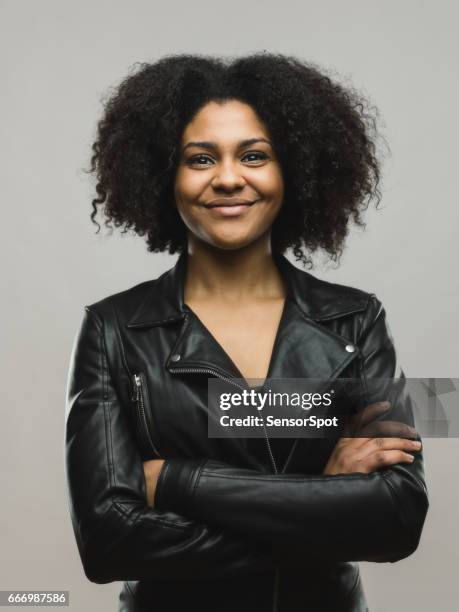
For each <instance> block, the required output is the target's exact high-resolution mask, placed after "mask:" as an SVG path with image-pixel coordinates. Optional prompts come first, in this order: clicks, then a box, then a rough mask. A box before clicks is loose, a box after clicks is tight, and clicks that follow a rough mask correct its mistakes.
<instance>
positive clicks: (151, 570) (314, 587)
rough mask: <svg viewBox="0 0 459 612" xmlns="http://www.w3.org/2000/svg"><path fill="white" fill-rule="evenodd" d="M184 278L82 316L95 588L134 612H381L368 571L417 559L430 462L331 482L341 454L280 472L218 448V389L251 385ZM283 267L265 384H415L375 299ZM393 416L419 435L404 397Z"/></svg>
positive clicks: (80, 403)
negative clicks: (116, 594) (328, 471)
mask: <svg viewBox="0 0 459 612" xmlns="http://www.w3.org/2000/svg"><path fill="white" fill-rule="evenodd" d="M186 260H187V255H186V254H183V255H181V256H180V257H179V259H178V261H177V263H176V265H175V266H174V267H173V268H172V269H170V270H168V271H167V272H166V273H164V274H162V275H161V276H159V278H157V279H154V280H149V281H146V282H143V283H140V284H138V285H136V286H134V287H132V288H130V289H128V290H126V291H122V292H120V293H117V294H114V295H111V296H109V297H107V298H105V299H102V300H100V301H98V302H96V303H94V304H91V305H89V306H86V307H85V313H84V318H83V320H82V324H81V327H80V329H79V331H78V333H77V336H76V339H75V344H74V347H73V351H72V357H71V363H70V371H69V378H68V385H67V411H66V438H65V460H66V473H67V482H68V489H69V500H70V512H71V517H72V523H73V528H74V532H75V536H76V541H77V544H78V548H79V553H80V556H81V560H82V564H83V568H84V571H85V574H86V576H87V577H88V579H89V580H91V581H93V582H96V583H99V584H103V583H108V582H112V581H116V580H120V581H124V585H123V588H122V591H121V593H120V598H119V608H118V610H119V611H122V612H128V611H129V612H134V611H136V612H140V611H142V612H144V611H147V610H155V611H156V612H166V611H167V612H175V611H178V610H180V612H182V611H183V610H185V609H196V610H200V612H207V611H208V612H217V611H218V612H226V611H228V612H229V611H231V612H236V611H237V612H249V611H250V612H258V611H259V612H273V611H276V612H296V611H299V610H302V611H305V610H312V611H314V612H320V611H322V610H327V611H328V610H333V611H352V612H357V611H361V610H362V611H363V610H367V604H366V600H365V595H364V592H363V588H362V586H361V582H360V576H359V568H358V563H357V562H358V561H378V562H387V561H390V562H394V561H397V560H399V559H403V558H404V557H407V556H408V555H410V554H412V553H413V552H414V551H415V550H416V548H417V546H418V543H419V539H420V536H421V531H422V527H423V523H424V519H425V516H426V513H427V509H428V498H427V492H426V487H425V482H424V471H423V458H422V453H420V452H419V453H417V454H416V457H415V460H414V462H413V463H412V464H405V463H403V464H397V465H393V466H392V467H390V468H389V469H384V470H378V471H375V472H372V473H370V474H363V473H355V474H347V475H342V476H339V475H337V476H324V475H322V471H323V468H324V466H325V463H326V461H327V458H328V457H329V455H330V452H331V450H332V448H333V445H334V443H335V442H336V440H335V442H333V441H330V440H326V439H305V438H301V439H297V440H295V441H294V440H291V441H288V442H289V443H291V447H290V449H289V450H290V453H289V455H288V458H287V460H286V461H285V462H282V464H281V463H280V462H279V459H278V460H277V462H276V455H275V452H274V457H273V458H271V456H270V454H269V452H268V446H267V444H268V443H266V441H263V440H261V442H262V443H266V452H265V454H264V456H263V455H256V454H255V453H251V452H250V451H249V446H248V445H247V443H246V442H247V440H243V439H237V438H231V439H218V438H211V437H209V436H208V432H207V425H208V423H207V412H206V410H207V378H208V377H212V376H217V377H228V378H231V377H237V378H242V375H241V373H240V372H239V370H238V369H237V368H236V366H235V364H234V363H233V362H232V361H231V359H230V358H229V356H228V355H227V354H226V352H225V351H224V350H223V348H222V347H221V346H220V345H219V344H218V343H217V342H216V340H215V339H214V338H213V337H212V336H211V335H210V333H209V332H208V330H207V329H206V328H205V327H204V326H203V324H202V323H201V322H200V321H199V319H198V318H197V317H196V316H195V315H194V314H193V312H192V311H191V310H190V309H188V308H187V306H186V305H184V303H183V288H184V280H185V271H186ZM275 261H276V262H277V265H278V267H279V270H280V272H281V274H282V275H283V277H284V279H285V280H286V284H287V287H288V297H287V300H286V304H285V308H284V311H283V315H282V319H281V322H280V325H279V329H278V333H277V336H276V342H275V346H274V350H273V354H272V357H271V363H270V367H269V373H268V377H271V378H329V379H330V380H335V379H336V378H338V377H349V378H350V377H362V379H369V378H373V377H375V378H387V377H395V376H397V377H398V376H402V377H403V372H402V371H401V370H399V368H398V365H397V363H396V354H395V350H394V345H393V341H392V338H391V335H390V332H389V329H388V327H387V323H386V320H385V311H384V308H383V306H382V304H381V302H380V301H379V300H378V299H377V297H376V296H375V295H374V294H370V293H366V292H365V291H362V290H359V289H356V288H352V287H348V286H344V285H339V284H333V283H329V282H326V281H323V280H319V279H317V278H316V277H314V276H313V275H311V274H309V273H308V272H306V271H303V270H300V269H299V268H297V267H296V266H295V265H293V264H292V263H290V262H289V261H288V260H287V258H285V257H284V256H283V255H275ZM380 399H386V398H384V397H383V398H380ZM396 404H397V405H395V406H394V410H396V411H398V413H397V414H398V415H399V416H400V414H401V415H402V416H403V418H404V420H405V421H406V422H410V423H412V414H411V408H410V401H409V396H407V395H406V394H405V392H404V388H403V385H402V387H401V388H400V394H399V397H398V400H397V402H396ZM394 414H395V413H394ZM271 450H272V449H271ZM155 457H162V458H164V459H166V461H165V463H164V466H163V469H162V471H161V474H160V478H159V481H158V485H157V489H156V498H155V508H154V509H153V508H151V507H149V506H147V503H146V485H145V479H144V473H143V467H142V461H145V460H147V459H152V458H155Z"/></svg>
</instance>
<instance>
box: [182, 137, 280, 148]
mask: <svg viewBox="0 0 459 612" xmlns="http://www.w3.org/2000/svg"><path fill="white" fill-rule="evenodd" d="M257 142H267V143H268V144H269V145H271V142H270V141H269V140H268V139H267V138H248V139H247V140H240V141H239V142H238V148H239V149H241V148H242V147H249V146H250V145H253V144H255V143H257ZM188 147H202V148H203V149H217V144H216V143H215V142H208V141H205V140H203V141H200V142H197V141H191V142H187V143H186V145H185V146H184V147H183V151H185V149H187V148H188Z"/></svg>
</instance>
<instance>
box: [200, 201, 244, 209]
mask: <svg viewBox="0 0 459 612" xmlns="http://www.w3.org/2000/svg"><path fill="white" fill-rule="evenodd" d="M254 203H255V202H254V201H252V202H251V201H250V200H236V199H231V200H229V199H227V200H224V199H220V200H212V202H209V203H208V204H204V206H205V207H206V208H231V207H233V206H252V204H254Z"/></svg>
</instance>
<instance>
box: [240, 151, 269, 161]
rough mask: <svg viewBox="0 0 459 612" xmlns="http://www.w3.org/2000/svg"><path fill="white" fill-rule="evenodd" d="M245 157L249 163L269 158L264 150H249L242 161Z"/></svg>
mask: <svg viewBox="0 0 459 612" xmlns="http://www.w3.org/2000/svg"><path fill="white" fill-rule="evenodd" d="M244 159H246V160H247V161H248V162H249V163H252V162H259V161H264V160H265V159H268V155H267V154H266V153H263V151H248V152H247V153H246V154H245V155H244V157H243V158H242V161H244Z"/></svg>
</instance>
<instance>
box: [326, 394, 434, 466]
mask: <svg viewBox="0 0 459 612" xmlns="http://www.w3.org/2000/svg"><path fill="white" fill-rule="evenodd" d="M389 406H390V404H389V402H377V403H376V404H371V405H370V406H367V407H366V408H364V410H363V411H362V412H361V413H359V414H358V415H356V416H355V417H353V418H352V419H351V420H350V422H349V425H348V429H347V430H348V432H349V433H352V437H342V438H340V439H339V440H338V442H337V444H336V446H335V448H334V449H333V451H332V453H331V455H330V457H329V459H328V462H327V464H326V466H325V468H324V471H323V473H324V474H327V475H335V474H352V473H355V472H361V473H364V474H368V473H369V472H373V471H375V470H378V469H381V468H385V467H388V466H390V465H394V464H395V463H400V462H402V463H412V462H413V461H414V455H412V454H411V453H412V452H414V451H419V450H421V448H422V445H421V442H418V441H417V440H416V441H415V440H411V439H409V438H413V437H416V435H417V432H416V430H415V429H414V428H413V427H410V426H409V425H406V424H405V423H400V422H398V421H378V422H375V419H376V418H377V417H378V416H379V415H381V414H382V413H384V412H386V411H387V410H388V409H389ZM369 434H371V437H368V435H369ZM356 436H357V437H356ZM385 436H390V437H385ZM394 436H405V437H394ZM407 438H408V439H407ZM408 451H409V452H408Z"/></svg>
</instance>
